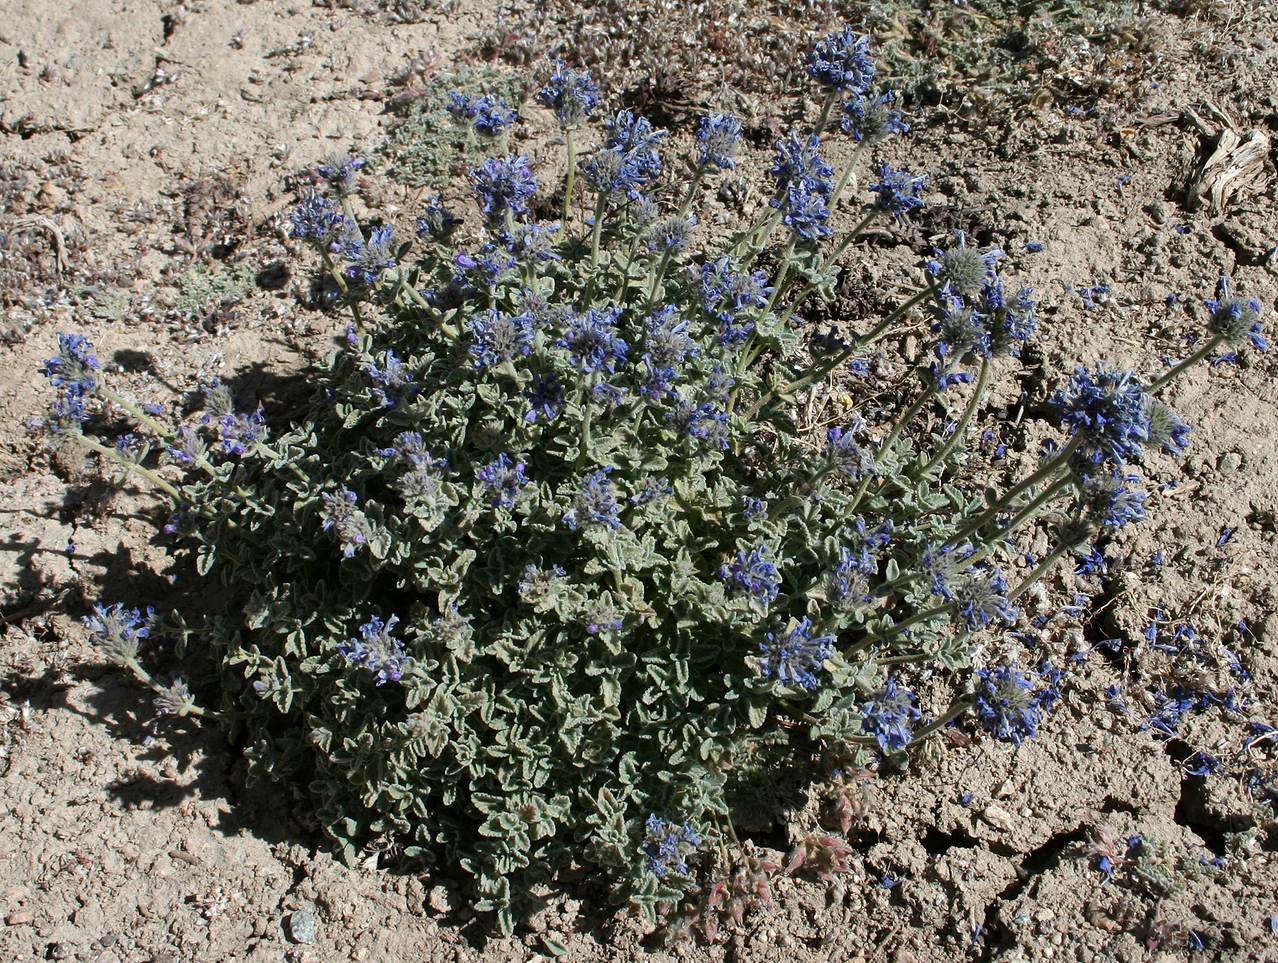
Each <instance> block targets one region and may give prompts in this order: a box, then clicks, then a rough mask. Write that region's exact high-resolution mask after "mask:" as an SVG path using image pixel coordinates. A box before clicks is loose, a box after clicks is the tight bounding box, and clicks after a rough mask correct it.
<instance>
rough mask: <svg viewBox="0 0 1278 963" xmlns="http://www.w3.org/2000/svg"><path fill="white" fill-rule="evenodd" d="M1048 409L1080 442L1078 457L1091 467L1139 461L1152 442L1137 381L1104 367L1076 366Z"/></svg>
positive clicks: (1130, 374)
mask: <svg viewBox="0 0 1278 963" xmlns="http://www.w3.org/2000/svg"><path fill="white" fill-rule="evenodd" d="M1049 404H1050V405H1051V406H1052V407H1053V408H1055V409H1056V412H1057V414H1058V415H1059V417H1060V419H1061V422H1062V423H1063V424H1064V425H1065V426H1066V427H1067V428H1069V429H1070V431H1071V433H1072V434H1073V435H1074V436H1075V437H1077V438H1080V439H1081V445H1080V447H1079V454H1080V456H1081V457H1082V459H1083V460H1084V461H1087V462H1091V463H1093V464H1102V463H1105V462H1108V463H1111V464H1114V465H1122V464H1124V463H1126V462H1128V461H1135V460H1137V459H1139V458H1140V456H1141V452H1142V450H1143V447H1144V445H1145V444H1146V443H1147V442H1148V441H1149V440H1150V426H1149V406H1148V404H1147V403H1146V398H1145V389H1144V388H1143V387H1142V386H1141V383H1140V379H1139V378H1137V377H1136V375H1135V374H1133V373H1132V372H1130V371H1121V370H1118V369H1115V368H1110V367H1107V366H1105V365H1103V364H1102V365H1097V366H1096V368H1095V370H1094V371H1093V370H1089V369H1088V368H1086V367H1084V366H1081V365H1080V366H1079V367H1078V368H1077V369H1076V370H1075V372H1074V375H1073V376H1072V377H1071V378H1070V380H1069V383H1068V384H1067V385H1066V386H1065V387H1064V388H1062V389H1061V390H1059V391H1057V392H1056V393H1055V394H1054V395H1052V397H1051V399H1050V400H1049Z"/></svg>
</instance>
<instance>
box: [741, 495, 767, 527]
mask: <svg viewBox="0 0 1278 963" xmlns="http://www.w3.org/2000/svg"><path fill="white" fill-rule="evenodd" d="M741 517H742V518H744V519H745V520H746V521H747V522H757V521H762V520H764V519H766V518H767V517H768V502H767V499H765V498H752V497H750V496H749V495H743V496H742V498H741Z"/></svg>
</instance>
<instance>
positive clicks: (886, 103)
mask: <svg viewBox="0 0 1278 963" xmlns="http://www.w3.org/2000/svg"><path fill="white" fill-rule="evenodd" d="M895 103H896V94H895V93H893V92H892V91H890V90H885V91H884V92H883V93H881V94H870V93H865V94H857V95H856V96H855V97H853V98H852V99H850V100H847V101H844V103H843V118H842V120H841V122H840V123H841V126H842V127H843V132H844V133H845V134H851V135H852V139H853V140H857V141H864V142H866V143H870V144H872V143H875V142H877V141H881V140H883V139H884V138H886V137H887V136H889V135H890V134H908V133H909V132H910V125H909V124H907V123H906V122H905V121H903V120H902V119H901V114H900V112H899V111H896V110H893V109H892V104H895Z"/></svg>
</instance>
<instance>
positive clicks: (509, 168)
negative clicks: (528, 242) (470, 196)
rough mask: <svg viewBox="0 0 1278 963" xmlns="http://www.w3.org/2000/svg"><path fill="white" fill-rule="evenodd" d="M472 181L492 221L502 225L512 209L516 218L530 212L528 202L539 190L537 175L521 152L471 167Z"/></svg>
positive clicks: (487, 216) (491, 159) (484, 209)
mask: <svg viewBox="0 0 1278 963" xmlns="http://www.w3.org/2000/svg"><path fill="white" fill-rule="evenodd" d="M470 181H471V184H472V185H473V186H474V188H475V194H476V196H477V197H478V198H479V204H480V207H481V208H482V209H483V212H484V216H485V217H486V218H487V219H488V220H489V222H490V223H495V224H500V223H501V222H502V219H503V218H504V217H505V215H506V212H507V211H509V212H510V213H511V214H512V215H514V216H515V217H519V216H521V215H523V214H527V213H528V202H529V200H531V199H532V196H533V195H534V194H536V193H537V178H536V177H535V176H533V172H532V171H531V170H530V169H529V167H528V158H526V157H524V156H523V155H522V154H521V155H519V156H514V155H512V156H510V157H505V158H499V157H490V158H488V159H487V160H486V161H484V163H483V164H481V165H480V166H478V167H472V168H471V171H470Z"/></svg>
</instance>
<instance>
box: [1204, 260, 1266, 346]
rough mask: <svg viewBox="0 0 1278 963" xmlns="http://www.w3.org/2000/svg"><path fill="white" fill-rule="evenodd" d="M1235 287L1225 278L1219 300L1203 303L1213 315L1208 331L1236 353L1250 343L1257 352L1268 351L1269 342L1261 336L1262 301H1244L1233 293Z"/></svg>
mask: <svg viewBox="0 0 1278 963" xmlns="http://www.w3.org/2000/svg"><path fill="white" fill-rule="evenodd" d="M1232 287H1233V282H1232V281H1231V280H1230V279H1229V278H1227V277H1222V278H1221V279H1220V282H1219V284H1218V285H1217V293H1216V297H1214V298H1212V299H1211V300H1209V301H1205V302H1203V303H1204V304H1205V305H1206V307H1207V311H1208V313H1209V314H1210V315H1211V317H1210V319H1209V321H1208V323H1207V328H1208V330H1209V331H1211V333H1212V334H1214V335H1216V336H1217V337H1219V338H1222V339H1223V340H1224V342H1225V343H1226V344H1227V345H1229V346H1230V347H1231V348H1234V349H1235V350H1237V349H1239V348H1243V347H1246V345H1247V344H1248V342H1250V343H1251V345H1252V347H1254V348H1255V349H1256V350H1257V351H1265V350H1267V349H1268V348H1269V342H1268V341H1267V340H1266V339H1265V337H1264V335H1263V334H1262V330H1263V329H1262V327H1261V323H1260V301H1259V300H1258V299H1256V298H1248V299H1247V300H1245V301H1244V300H1243V299H1242V298H1240V297H1237V296H1236V295H1234V294H1232V293H1231V290H1232Z"/></svg>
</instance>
